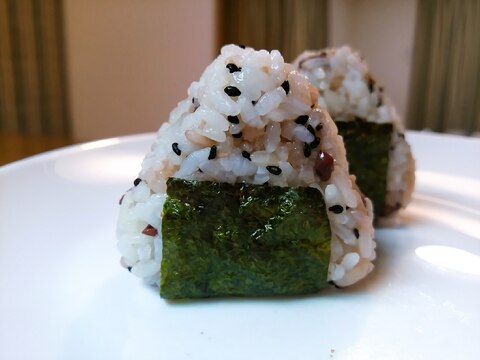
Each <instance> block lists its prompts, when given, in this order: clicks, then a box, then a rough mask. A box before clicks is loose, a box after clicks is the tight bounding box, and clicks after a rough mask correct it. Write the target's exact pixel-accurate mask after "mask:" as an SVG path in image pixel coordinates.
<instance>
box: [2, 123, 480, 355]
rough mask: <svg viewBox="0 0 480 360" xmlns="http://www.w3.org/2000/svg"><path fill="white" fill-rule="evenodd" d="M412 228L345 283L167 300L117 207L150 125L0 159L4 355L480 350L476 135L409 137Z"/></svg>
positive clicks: (408, 217) (390, 235) (393, 235)
mask: <svg viewBox="0 0 480 360" xmlns="http://www.w3.org/2000/svg"><path fill="white" fill-rule="evenodd" d="M408 140H409V141H410V142H411V144H412V146H413V151H414V153H415V156H416V158H417V165H418V172H417V178H418V182H417V186H416V191H415V194H414V198H413V202H412V203H411V205H410V206H409V208H408V209H407V210H406V211H405V212H404V213H403V214H402V221H403V222H404V224H403V225H402V226H400V227H397V228H394V229H384V230H379V231H378V232H377V234H376V238H377V241H378V246H377V248H378V260H377V261H376V269H375V272H374V273H373V274H372V275H371V276H370V277H369V278H368V279H367V280H366V281H364V282H363V283H361V284H359V285H357V286H355V287H352V288H349V289H344V290H337V289H333V288H332V289H328V290H326V291H324V292H322V293H320V294H318V295H313V296H305V297H303V296H302V297H294V298H287V299H285V298H282V299H220V300H218V299H217V300H201V301H192V302H185V303H176V304H175V303H168V302H166V301H164V300H163V299H161V298H160V297H159V296H158V294H157V292H156V290H154V289H152V288H149V287H147V286H145V285H143V284H142V282H141V281H139V280H138V279H137V278H136V277H134V276H133V275H131V274H130V273H128V272H127V271H125V270H124V269H123V268H121V267H120V265H119V254H118V253H117V250H116V248H115V246H116V239H115V234H114V230H115V223H116V216H117V210H118V209H117V207H118V205H117V203H118V200H119V198H120V196H121V195H122V193H123V192H124V191H125V190H126V189H127V188H128V187H130V186H131V184H132V181H133V180H134V179H135V177H136V176H137V173H138V171H139V169H140V163H141V160H142V158H143V156H144V154H145V153H146V152H147V151H148V149H149V147H150V144H151V142H152V141H153V135H152V134H148V135H140V136H131V137H125V138H118V139H109V140H103V141H99V142H93V143H88V144H84V145H80V146H74V147H70V148H66V149H62V150H58V151H54V152H50V153H46V154H43V155H39V156H36V157H32V158H29V159H26V160H23V161H20V162H17V163H13V164H11V165H7V166H3V167H1V168H0V264H1V268H0V359H82V360H85V359H135V360H142V359H208V360H212V359H262V360H263V359H275V360H280V359H459V358H467V359H478V358H480V341H479V338H480V167H479V165H478V164H479V161H478V158H479V157H480V140H478V139H476V140H472V139H465V138H461V137H455V136H445V135H444V136H441V135H433V134H424V133H415V132H410V133H409V134H408Z"/></svg>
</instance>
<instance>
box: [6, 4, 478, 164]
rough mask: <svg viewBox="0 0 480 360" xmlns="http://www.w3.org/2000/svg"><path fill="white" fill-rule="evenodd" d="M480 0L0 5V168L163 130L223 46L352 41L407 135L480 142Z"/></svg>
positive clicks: (286, 47)
mask: <svg viewBox="0 0 480 360" xmlns="http://www.w3.org/2000/svg"><path fill="white" fill-rule="evenodd" d="M479 34H480V0H463V1H451V0H263V1H259V0H257V1H255V0H197V1H195V0H135V1H132V0H0V165H1V164H5V163H7V162H10V161H13V160H16V159H19V158H22V157H25V156H28V155H31V154H34V153H37V152H40V151H44V150H48V149H51V148H56V147H59V146H63V145H67V144H72V143H78V142H83V141H88V140H95V139H101V138H105V137H113V136H121V135H127V134H133V133H141V132H151V131H156V130H157V129H158V127H159V126H160V123H161V122H163V121H165V120H167V119H168V114H169V112H170V111H171V110H172V108H173V107H174V106H175V105H176V103H177V102H178V101H180V100H182V99H183V98H185V97H186V92H187V88H188V86H189V84H190V83H191V82H192V81H194V80H197V79H198V78H199V77H200V75H201V73H202V71H203V69H204V68H205V67H206V66H207V65H208V64H209V63H210V62H211V61H212V60H213V58H214V57H215V56H216V55H217V54H218V52H219V49H220V47H221V46H222V45H223V44H225V43H230V42H233V43H241V44H245V45H248V46H252V47H255V48H266V49H269V50H270V49H274V48H276V49H279V50H280V51H281V52H282V53H283V55H284V57H285V59H286V60H287V61H291V60H293V59H294V58H295V57H296V56H297V55H298V54H299V53H300V52H302V51H303V50H305V49H320V48H323V47H330V46H341V45H344V44H349V45H351V46H352V47H353V48H355V49H356V50H358V51H360V52H361V53H362V55H363V56H364V57H365V59H366V60H367V62H368V63H369V65H370V68H371V71H372V73H373V74H374V76H375V77H376V78H377V79H378V80H379V82H380V83H382V84H383V85H384V88H385V93H386V94H387V95H388V96H389V97H390V98H391V99H392V100H393V102H394V104H395V105H396V107H397V110H398V112H399V113H400V115H401V116H402V117H403V119H404V121H405V124H406V126H407V127H408V128H410V129H429V130H432V131H438V132H453V133H459V134H464V135H474V136H478V134H479V132H480V101H478V100H477V99H480V41H479V38H478V36H479Z"/></svg>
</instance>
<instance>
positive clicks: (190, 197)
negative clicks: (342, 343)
mask: <svg viewBox="0 0 480 360" xmlns="http://www.w3.org/2000/svg"><path fill="white" fill-rule="evenodd" d="M167 195H168V196H167V200H166V202H165V205H164V207H163V219H162V237H163V255H162V257H163V259H162V265H161V279H160V295H161V296H162V297H164V298H167V299H181V298H199V297H213V296H270V295H292V294H304V293H313V292H317V291H318V290H320V289H322V288H323V287H324V286H325V285H326V280H327V270H328V263H329V259H330V225H329V222H328V218H327V214H326V209H325V203H324V200H323V197H322V194H321V193H320V192H319V191H318V190H316V189H313V188H292V187H278V186H268V185H252V184H233V185H232V184H227V183H217V182H209V181H203V182H199V181H187V180H181V179H173V178H172V179H169V180H168V182H167Z"/></svg>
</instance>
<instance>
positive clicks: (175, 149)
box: [172, 143, 182, 156]
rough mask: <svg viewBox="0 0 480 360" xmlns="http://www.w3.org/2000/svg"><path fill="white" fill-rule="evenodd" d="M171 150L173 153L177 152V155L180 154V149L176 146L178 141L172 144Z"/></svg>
mask: <svg viewBox="0 0 480 360" xmlns="http://www.w3.org/2000/svg"><path fill="white" fill-rule="evenodd" d="M172 150H173V152H174V153H175V154H177V155H178V156H180V154H181V153H182V151H181V150H180V148H179V147H178V143H173V144H172Z"/></svg>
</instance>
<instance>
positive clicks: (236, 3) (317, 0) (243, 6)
mask: <svg viewBox="0 0 480 360" xmlns="http://www.w3.org/2000/svg"><path fill="white" fill-rule="evenodd" d="M219 15H220V21H219V23H220V29H219V34H220V45H223V44H227V43H237V44H244V45H247V46H251V47H253V48H256V49H267V50H272V49H278V50H280V51H281V53H282V55H283V56H284V58H285V60H286V61H292V60H293V59H295V57H296V56H297V55H299V54H300V53H301V52H302V51H304V50H306V49H321V48H324V47H326V45H327V0H263V1H255V0H221V2H220V12H219Z"/></svg>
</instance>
